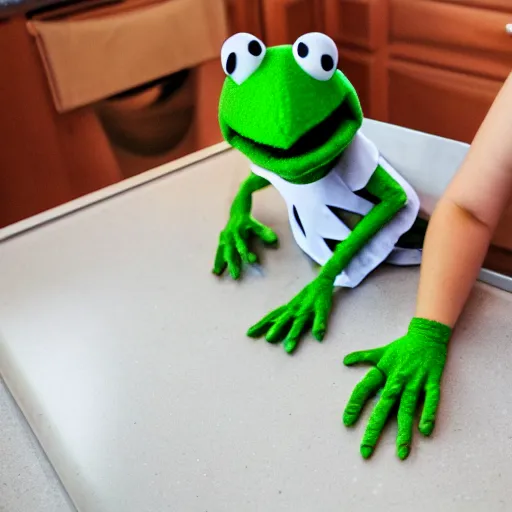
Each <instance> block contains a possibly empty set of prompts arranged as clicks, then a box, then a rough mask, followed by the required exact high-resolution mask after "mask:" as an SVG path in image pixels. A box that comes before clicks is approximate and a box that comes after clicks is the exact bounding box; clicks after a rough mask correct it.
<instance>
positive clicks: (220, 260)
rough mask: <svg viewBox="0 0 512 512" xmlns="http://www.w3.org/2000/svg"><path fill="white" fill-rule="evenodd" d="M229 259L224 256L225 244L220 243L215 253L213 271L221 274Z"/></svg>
mask: <svg viewBox="0 0 512 512" xmlns="http://www.w3.org/2000/svg"><path fill="white" fill-rule="evenodd" d="M227 265H228V264H227V261H226V259H225V258H224V244H222V243H220V244H219V247H218V248H217V252H216V253H215V261H214V263H213V273H214V274H217V275H221V274H222V273H223V272H224V270H226V267H227Z"/></svg>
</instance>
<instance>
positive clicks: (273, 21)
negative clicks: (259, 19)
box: [262, 0, 324, 46]
mask: <svg viewBox="0 0 512 512" xmlns="http://www.w3.org/2000/svg"><path fill="white" fill-rule="evenodd" d="M262 1H263V15H264V19H265V43H266V44H267V45H268V46H274V45H279V44H292V43H293V42H294V41H295V40H296V39H297V38H298V37H299V36H301V35H302V34H305V33H306V32H322V31H323V30H324V29H323V0H262Z"/></svg>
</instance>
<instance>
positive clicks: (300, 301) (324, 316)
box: [247, 276, 333, 353]
mask: <svg viewBox="0 0 512 512" xmlns="http://www.w3.org/2000/svg"><path fill="white" fill-rule="evenodd" d="M332 293H333V282H332V280H330V279H327V278H325V277H323V276H318V277H317V278H316V279H314V280H313V281H311V283H309V284H308V285H307V286H306V287H304V288H303V289H302V291H301V292H300V293H298V294H297V295H296V296H295V297H294V298H293V299H292V300H291V301H290V302H289V303H288V304H286V305H284V306H281V307H279V308H277V309H275V310H274V311H272V312H270V313H269V314H268V315H267V316H265V317H264V318H263V319H262V320H260V321H259V322H258V323H256V324H255V325H253V326H252V327H251V328H250V329H249V330H248V332H247V335H248V336H250V337H251V338H259V337H260V336H263V335H266V336H265V338H266V340H267V341H269V342H270V343H277V342H279V341H281V340H283V339H284V349H285V350H286V352H288V353H291V352H293V351H294V350H295V347H296V346H297V343H298V342H299V338H300V337H301V335H302V334H303V333H304V332H305V331H306V330H307V329H309V327H310V326H312V332H313V336H314V337H315V338H316V339H317V340H318V341H322V340H323V338H324V334H325V331H326V329H327V321H328V318H329V313H330V310H331V305H332Z"/></svg>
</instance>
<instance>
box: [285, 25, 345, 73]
mask: <svg viewBox="0 0 512 512" xmlns="http://www.w3.org/2000/svg"><path fill="white" fill-rule="evenodd" d="M293 56H294V57H295V60H296V61H297V64H298V65H299V66H300V67H301V68H302V69H303V70H304V71H305V72H306V73H307V74H308V75H311V76H312V77H313V78H316V79H317V80H329V78H331V77H332V75H334V72H335V71H336V68H337V67H338V49H337V48H336V44H335V42H334V41H333V40H332V39H331V38H330V37H328V36H326V35H325V34H322V33H320V32H310V33H309V34H304V35H302V36H300V37H299V38H298V39H297V40H296V41H295V43H293Z"/></svg>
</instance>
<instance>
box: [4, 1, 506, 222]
mask: <svg viewBox="0 0 512 512" xmlns="http://www.w3.org/2000/svg"><path fill="white" fill-rule="evenodd" d="M178 2H182V3H183V5H188V7H187V8H188V9H192V10H193V9H199V10H197V13H200V12H202V11H201V9H205V8H211V6H212V5H213V4H217V3H219V2H220V3H221V4H222V5H223V8H224V12H225V16H226V19H225V24H224V25H223V22H222V21H221V22H219V23H220V25H218V27H217V28H218V34H222V35H223V36H227V35H230V34H232V33H235V32H238V31H247V32H252V33H253V34H255V35H257V36H258V37H260V38H262V39H263V40H264V41H265V42H266V44H267V45H269V46H270V45H275V44H282V43H292V42H293V41H294V39H295V38H296V37H298V36H299V35H301V34H303V33H305V32H309V31H322V32H325V33H327V34H328V35H330V36H331V37H332V38H333V39H334V40H335V41H336V43H337V45H338V47H339V52H340V61H339V67H340V69H342V71H343V72H344V73H345V74H346V75H347V76H348V78H349V79H350V80H351V81H352V82H353V84H354V85H355V87H356V89H357V91H358V93H359V95H360V98H361V102H362V105H363V109H364V113H365V115H366V117H370V118H374V119H378V120H382V121H387V122H390V123H394V124H399V125H402V126H407V127H411V128H414V129H418V130H422V131H425V132H428V133H433V134H437V135H441V136H444V137H449V138H454V139H457V140H461V141H465V142H470V141H471V140H472V138H473V136H474V134H475V132H476V130H477V128H478V126H479V124H480V123H481V121H482V119H483V118H484V116H485V114H486V112H487V109H488V108H489V106H490V104H491V103H492V101H493V99H494V97H495V95H496V94H497V92H498V90H499V88H500V86H501V84H502V83H503V81H504V79H505V77H506V76H507V75H508V73H509V70H510V69H511V67H512V37H511V36H510V35H509V34H508V33H507V31H506V26H507V24H508V23H512V2H511V1H510V0H208V1H207V2H203V0H87V1H82V2H79V1H65V2H64V3H63V2H58V3H57V5H52V2H51V1H48V0H45V1H44V5H45V7H44V9H41V8H40V5H41V3H39V5H38V3H37V1H36V0H26V1H25V2H23V1H22V2H21V4H20V7H19V8H18V10H12V9H11V10H10V11H9V12H8V13H7V11H4V14H3V16H2V10H1V8H0V19H1V18H2V17H3V18H4V20H3V22H0V49H2V48H3V49H7V48H14V47H16V48H17V52H16V55H14V54H13V53H12V52H11V53H10V54H9V52H6V58H4V61H3V63H2V66H3V74H4V76H9V77H11V79H10V80H9V81H8V82H4V84H3V85H2V87H1V88H0V136H1V137H2V140H3V141H4V145H5V150H4V151H3V154H2V155H0V169H1V170H0V226H3V225H6V224H9V223H12V222H15V221H17V220H20V219H22V218H25V217H27V216H29V215H33V214H35V213H38V212H40V211H43V210H45V209H47V208H51V207H52V206H56V205H57V204H60V203H62V202H65V201H68V200H70V199H73V198H75V197H79V196H81V195H83V194H86V193H88V192H91V191H93V190H96V189H98V188H101V187H104V186H107V185H109V184H112V183H115V182H118V181H119V180H122V179H125V178H127V177H130V176H133V175H135V174H138V173H141V172H144V171H145V170H147V169H150V168H152V167H155V166H157V165H160V164H162V163H165V162H168V161H171V160H173V159H176V158H179V157H180V156H183V155H185V154H187V153H190V152H193V151H196V150H198V149H201V148H203V147H206V146H208V145H211V144H214V143H216V142H219V141H220V140H221V136H220V132H219V129H218V126H217V118H216V110H217V100H218V94H219V92H220V88H221V86H222V81H223V79H224V76H223V73H222V69H221V67H220V63H219V60H218V51H219V50H220V42H219V43H218V44H217V43H215V45H214V46H215V54H212V53H211V51H210V53H208V52H206V53H205V54H204V55H199V54H197V55H196V54H194V55H195V57H194V58H192V57H191V60H189V61H183V62H179V63H178V64H176V65H167V61H165V63H166V65H162V63H163V62H164V60H165V59H169V61H168V62H169V64H170V62H171V60H172V59H171V58H170V54H162V53H161V52H159V51H157V48H156V47H157V45H158V38H157V37H156V36H154V37H153V39H152V41H153V44H155V52H154V55H153V56H152V60H153V61H154V66H153V68H151V69H150V68H148V72H147V74H146V75H144V76H147V77H150V79H147V80H145V81H144V82H143V83H141V81H140V80H138V78H137V76H136V75H137V72H136V71H137V70H140V69H142V68H144V66H143V65H141V62H140V61H137V63H135V62H134V63H133V65H131V61H130V60H129V59H128V56H129V55H131V52H129V51H127V52H124V54H123V55H120V56H119V58H118V59H117V62H118V63H119V62H123V63H125V64H124V70H120V69H116V66H115V65H112V63H111V62H109V61H108V58H107V57H105V58H103V56H102V58H101V59H97V60H104V61H105V62H104V63H103V64H104V66H105V67H103V68H101V70H100V71H97V72H94V69H95V67H94V61H93V62H92V64H91V63H87V62H86V61H87V58H88V57H87V54H82V55H81V60H80V63H81V64H82V63H86V64H87V65H91V70H93V71H91V72H90V73H89V75H87V76H85V75H84V77H82V78H81V80H75V83H73V77H74V76H75V75H76V73H79V72H82V68H83V66H82V65H81V66H79V67H78V68H77V69H78V71H77V72H76V73H75V75H73V74H72V73H71V77H70V76H67V77H66V76H65V74H66V73H65V72H64V73H63V72H62V66H63V63H64V67H65V62H66V60H65V58H67V59H68V62H69V58H70V57H69V53H68V54H66V55H65V56H64V57H62V55H61V56H59V55H58V56H57V57H55V54H52V53H51V52H49V51H48V48H49V47H51V42H52V41H53V42H54V44H55V41H57V42H58V40H57V39H55V38H56V37H57V36H56V35H55V34H57V33H58V31H59V27H60V28H62V25H63V24H66V23H68V24H70V26H73V27H78V25H77V22H78V21H82V22H87V23H90V24H92V25H91V26H93V27H94V23H95V21H96V20H98V19H102V20H105V19H108V20H111V21H112V22H113V23H118V24H119V26H120V27H121V28H116V30H121V32H122V26H123V20H124V19H125V17H126V16H129V15H130V14H133V13H135V14H136V16H137V19H138V20H142V19H144V20H147V21H145V22H144V23H146V25H143V24H142V22H141V23H139V22H137V23H136V25H137V27H135V28H134V29H132V30H131V31H132V32H134V31H137V30H140V31H141V34H143V33H144V30H146V31H147V34H148V35H149V34H152V33H154V32H156V29H155V28H154V27H156V25H155V23H157V21H151V17H150V16H149V15H148V13H149V11H150V10H151V9H163V11H162V12H164V13H167V15H170V14H169V13H170V12H171V10H170V9H171V8H172V7H169V9H168V6H170V5H171V4H174V5H177V4H178ZM48 4H50V7H48ZM23 6H25V8H23ZM205 6H209V7H205ZM158 12H160V11H158ZM191 12H192V11H191ZM132 18H133V16H132ZM158 19H161V16H154V17H153V20H158ZM190 20H191V17H189V18H188V19H187V22H186V23H181V24H176V25H175V26H176V27H177V28H174V29H173V30H171V31H169V32H168V34H169V35H165V37H169V39H171V38H174V39H173V41H174V40H175V39H176V38H178V39H179V41H180V43H179V44H180V45H182V47H183V48H186V49H187V52H188V54H193V53H194V52H193V51H192V49H193V48H194V44H195V41H194V39H193V37H198V36H193V34H197V33H199V32H194V28H197V27H195V26H194V24H193V22H192V21H190ZM102 23H104V21H102ZM59 24H60V25H59ZM83 26H84V25H83V23H82V24H81V25H80V27H83ZM102 26H103V25H102ZM144 26H146V29H144ZM152 27H153V28H152ZM180 27H181V28H180ZM80 30H81V28H80ZM95 30H96V29H95ZM198 30H199V29H198ZM126 32H130V31H126ZM203 32H204V30H203ZM93 33H94V34H95V36H94V38H92V39H90V40H88V41H89V42H88V45H82V46H83V48H85V49H87V48H93V47H94V46H96V47H98V48H100V51H101V47H100V46H98V45H99V44H100V42H101V36H98V32H93ZM187 34H189V39H186V37H187ZM190 34H192V35H190ZM123 37H124V36H123ZM52 38H53V39H52ZM190 38H192V39H190ZM132 39H133V38H132ZM150 39H151V38H150ZM221 40H222V38H220V37H219V38H218V41H221ZM90 41H93V43H92V46H91V43H90ZM127 41H128V43H127V44H129V45H132V46H130V49H131V51H133V52H135V53H136V51H137V48H138V47H139V46H140V44H139V45H135V44H134V41H133V40H131V41H130V38H129V37H128V39H127ZM64 46H65V45H64ZM60 48H61V49H62V48H63V45H62V44H61V45H60ZM83 48H82V50H83ZM84 51H85V50H84ZM91 51H92V50H91ZM212 51H213V50H212ZM2 53H3V54H4V51H3V50H2ZM57 53H58V54H59V53H60V54H65V53H66V52H57ZM134 58H135V57H134ZM59 59H60V60H59ZM63 59H64V60H63ZM159 59H160V60H159ZM194 59H195V60H194ZM114 64H115V63H114ZM59 65H60V68H59ZM132 68H133V70H135V72H134V73H131V71H132ZM59 70H60V71H59ZM126 70H128V71H130V73H125V72H126ZM154 70H157V71H154ZM64 71H65V69H64ZM59 73H60V74H59ZM123 73H124V74H123ZM151 73H153V74H151ZM69 74H70V73H68V75H69ZM132 75H135V76H136V78H137V79H132ZM98 76H100V77H102V81H100V82H101V83H99V81H98V80H97V79H96V80H95V81H94V83H92V84H89V85H90V87H89V89H87V87H84V82H87V80H88V79H89V78H90V77H96V78H97V77H98ZM141 76H142V75H141ZM62 77H64V82H62ZM120 77H121V78H120ZM122 77H128V78H122ZM59 80H61V81H60V82H59ZM123 80H124V82H123ZM109 82H111V83H114V84H115V87H113V88H110V89H109V88H108V87H106V88H104V89H102V87H103V86H104V84H105V83H109ZM63 83H64V85H63ZM77 83H78V84H79V85H80V86H81V88H77V87H78V86H77ZM98 83H99V85H98ZM119 84H121V85H119ZM122 84H125V86H124V87H123V86H122ZM98 87H99V93H98V94H96V95H94V94H92V93H91V91H92V90H94V92H97V91H98ZM70 88H71V89H70ZM77 91H78V92H77ZM88 94H89V96H88ZM80 95H82V96H80ZM81 97H83V98H85V99H84V101H82V102H81V103H80V101H77V100H76V99H77V98H81ZM86 100H87V101H86ZM66 102H67V103H66ZM73 102H74V103H73ZM28 148H29V149H28Z"/></svg>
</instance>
